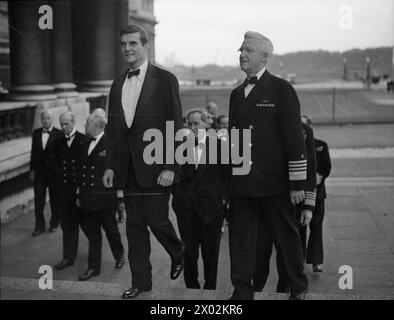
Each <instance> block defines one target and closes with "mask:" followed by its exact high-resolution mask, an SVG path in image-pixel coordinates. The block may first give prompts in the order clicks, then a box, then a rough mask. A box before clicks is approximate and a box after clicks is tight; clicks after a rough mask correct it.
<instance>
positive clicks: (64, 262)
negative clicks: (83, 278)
mask: <svg viewBox="0 0 394 320" xmlns="http://www.w3.org/2000/svg"><path fill="white" fill-rule="evenodd" d="M73 264H74V261H71V260H68V259H63V260H62V261H60V262H59V263H57V264H55V265H54V268H55V270H62V269H64V268H67V267H69V266H72V265H73Z"/></svg>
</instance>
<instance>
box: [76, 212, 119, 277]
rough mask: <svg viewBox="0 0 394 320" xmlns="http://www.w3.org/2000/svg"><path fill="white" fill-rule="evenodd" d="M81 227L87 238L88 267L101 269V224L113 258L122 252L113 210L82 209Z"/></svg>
mask: <svg viewBox="0 0 394 320" xmlns="http://www.w3.org/2000/svg"><path fill="white" fill-rule="evenodd" d="M82 215H83V218H82V223H81V227H82V230H83V231H84V233H85V234H86V237H87V238H88V239H89V258H88V269H95V270H100V269H101V244H102V235H101V226H102V227H103V229H104V231H105V234H106V236H107V239H108V242H109V246H110V248H111V251H112V254H113V256H114V258H115V260H118V259H119V258H120V257H122V256H123V254H124V249H123V245H122V240H121V237H120V233H119V229H118V223H117V221H116V218H115V212H113V210H109V209H107V210H97V211H90V210H83V213H82Z"/></svg>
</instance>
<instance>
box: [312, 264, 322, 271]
mask: <svg viewBox="0 0 394 320" xmlns="http://www.w3.org/2000/svg"><path fill="white" fill-rule="evenodd" d="M312 269H313V272H323V269H322V267H321V265H320V264H317V263H314V264H313V267H312Z"/></svg>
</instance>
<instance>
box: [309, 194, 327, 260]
mask: <svg viewBox="0 0 394 320" xmlns="http://www.w3.org/2000/svg"><path fill="white" fill-rule="evenodd" d="M323 219H324V199H322V200H316V204H315V210H314V211H313V218H312V220H311V222H310V224H309V229H310V234H309V239H308V248H307V251H306V263H312V264H313V263H317V264H322V263H323Z"/></svg>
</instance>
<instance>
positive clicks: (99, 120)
mask: <svg viewBox="0 0 394 320" xmlns="http://www.w3.org/2000/svg"><path fill="white" fill-rule="evenodd" d="M88 121H93V123H94V124H95V125H96V126H97V127H98V128H100V129H105V125H106V123H107V120H106V119H105V117H104V116H103V115H102V114H99V113H94V112H92V113H91V114H90V115H89V117H88Z"/></svg>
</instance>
